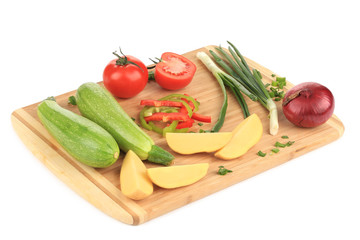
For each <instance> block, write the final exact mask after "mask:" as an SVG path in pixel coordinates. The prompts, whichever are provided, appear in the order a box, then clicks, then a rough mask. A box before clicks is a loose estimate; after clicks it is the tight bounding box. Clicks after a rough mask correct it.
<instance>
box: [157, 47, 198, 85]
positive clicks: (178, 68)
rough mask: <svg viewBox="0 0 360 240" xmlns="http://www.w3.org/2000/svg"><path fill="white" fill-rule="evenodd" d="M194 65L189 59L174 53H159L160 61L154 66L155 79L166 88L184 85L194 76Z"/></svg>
mask: <svg viewBox="0 0 360 240" xmlns="http://www.w3.org/2000/svg"><path fill="white" fill-rule="evenodd" d="M195 72H196V66H195V64H194V63H193V62H191V61H190V60H189V59H187V58H185V57H184V56H181V55H178V54H176V53H171V52H166V53H163V54H162V55H161V62H159V63H158V64H157V65H156V68H155V81H156V82H157V83H158V84H159V85H160V86H161V87H162V88H165V89H168V90H178V89H181V88H184V87H186V86H187V85H188V84H189V83H190V82H191V80H192V79H193V77H194V74H195Z"/></svg>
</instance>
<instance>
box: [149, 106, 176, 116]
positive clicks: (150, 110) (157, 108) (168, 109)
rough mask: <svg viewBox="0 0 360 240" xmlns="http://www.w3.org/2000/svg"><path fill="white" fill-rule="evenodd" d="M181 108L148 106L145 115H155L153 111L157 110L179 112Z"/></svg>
mask: <svg viewBox="0 0 360 240" xmlns="http://www.w3.org/2000/svg"><path fill="white" fill-rule="evenodd" d="M178 111H179V108H177V107H149V106H147V109H146V110H145V111H144V117H148V116H151V115H153V113H157V112H164V113H170V112H178Z"/></svg>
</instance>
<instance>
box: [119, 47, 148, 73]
mask: <svg viewBox="0 0 360 240" xmlns="http://www.w3.org/2000/svg"><path fill="white" fill-rule="evenodd" d="M119 50H120V53H121V54H122V55H123V57H122V56H120V55H119V54H118V53H117V52H116V51H114V52H113V54H114V55H115V56H116V57H118V59H116V65H118V66H125V65H127V64H132V65H135V66H137V67H138V68H140V69H141V71H144V69H142V68H141V67H140V66H139V65H138V64H136V63H134V62H132V61H129V60H128V58H127V57H126V55H125V54H123V52H122V51H121V48H120V47H119Z"/></svg>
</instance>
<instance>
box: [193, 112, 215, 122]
mask: <svg viewBox="0 0 360 240" xmlns="http://www.w3.org/2000/svg"><path fill="white" fill-rule="evenodd" d="M191 118H192V119H195V120H197V121H199V122H205V123H211V116H204V115H201V114H198V113H193V115H192V116H191Z"/></svg>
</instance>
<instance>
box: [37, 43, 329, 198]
mask: <svg viewBox="0 0 360 240" xmlns="http://www.w3.org/2000/svg"><path fill="white" fill-rule="evenodd" d="M228 43H229V47H228V49H227V50H226V49H224V48H222V47H221V46H219V47H216V48H215V49H216V51H217V53H216V52H215V51H212V50H210V51H209V53H210V55H208V54H206V53H205V52H198V53H197V55H196V56H197V58H198V59H200V60H201V62H202V63H203V64H204V65H205V66H206V67H207V69H208V70H209V71H210V72H211V73H212V74H213V76H214V77H215V78H216V80H217V82H218V84H219V87H220V89H221V94H222V95H221V96H222V105H221V108H220V111H219V114H218V117H217V120H216V122H215V124H214V125H213V126H212V128H211V130H207V131H204V130H201V131H200V132H198V133H189V132H190V131H191V128H192V127H193V126H194V124H195V123H197V124H198V125H203V124H207V123H212V117H211V116H208V115H202V114H199V108H200V102H199V101H198V100H197V99H196V98H194V97H192V96H189V95H188V94H179V93H171V94H169V95H167V96H165V97H162V98H160V99H142V100H140V106H142V107H143V108H142V110H141V111H140V112H139V120H140V124H139V125H138V124H137V123H136V122H135V119H132V118H130V116H129V115H128V114H127V113H126V112H125V111H124V110H123V109H122V107H121V106H120V104H119V102H118V101H117V99H116V98H115V97H118V98H131V97H134V96H136V95H137V94H139V93H140V92H141V91H143V90H144V89H145V87H146V85H147V83H148V80H149V79H150V78H154V80H155V81H156V83H157V84H158V85H159V86H160V87H162V88H163V89H166V90H170V91H172V90H179V89H182V88H184V87H186V86H188V85H189V84H190V83H191V81H192V79H193V77H194V75H195V72H196V65H195V64H194V63H193V62H191V61H190V60H189V59H187V58H185V57H184V56H181V55H178V54H175V53H171V52H165V53H163V54H162V56H161V59H158V60H159V62H155V65H154V66H153V67H150V68H147V67H146V66H145V65H144V63H142V62H141V61H140V60H139V59H137V58H135V57H133V56H130V55H124V54H123V53H122V52H121V50H120V53H121V55H119V54H118V53H117V52H113V54H114V55H115V56H116V57H117V58H116V59H113V60H112V61H111V62H110V63H108V64H107V66H106V67H105V69H104V72H103V84H104V87H102V86H100V85H99V84H96V83H84V84H82V85H81V86H80V87H79V88H78V89H77V92H76V96H71V97H69V99H68V101H69V104H72V105H77V108H78V110H79V111H80V113H81V116H80V115H78V114H75V113H74V112H72V111H69V110H66V109H64V108H62V107H60V106H59V105H58V104H57V103H56V102H55V101H54V99H52V100H49V99H47V100H44V101H43V102H42V103H41V104H39V106H38V108H37V113H38V116H39V119H40V121H41V122H42V124H43V125H44V126H45V128H46V129H47V130H48V132H49V133H50V134H51V135H52V136H53V137H54V138H55V139H56V140H57V141H58V142H59V144H60V145H61V146H62V147H63V148H64V149H65V150H66V151H67V152H68V153H69V154H70V155H71V156H73V157H74V159H76V160H78V161H80V162H82V163H83V164H86V165H88V166H91V167H96V168H104V167H109V166H111V165H112V164H113V163H115V162H116V161H117V160H118V157H119V156H120V150H121V151H123V152H124V153H126V156H125V157H124V159H123V162H122V165H121V170H120V186H121V191H122V192H123V194H124V195H125V196H128V197H129V198H131V199H134V200H141V199H144V198H146V197H148V196H150V195H151V194H152V193H153V190H154V188H153V184H156V185H157V186H159V187H162V188H176V187H182V186H187V185H190V184H193V183H195V182H197V181H199V180H200V179H201V178H203V177H204V176H205V175H206V174H207V171H208V169H209V164H208V163H197V164H188V165H181V166H168V165H170V164H171V163H172V161H173V159H174V156H173V155H172V154H171V153H170V152H168V151H166V150H164V149H163V148H161V147H159V146H157V145H156V144H155V142H154V140H153V139H152V138H151V137H150V136H149V135H148V134H147V133H146V131H144V129H145V130H149V131H154V132H156V133H158V134H160V135H161V136H163V137H165V139H166V143H167V145H168V147H169V148H170V149H171V150H172V151H174V152H176V153H178V154H184V155H185V154H198V153H211V154H212V155H213V156H214V157H216V158H218V159H222V160H232V159H237V158H239V157H241V156H243V155H244V154H246V153H247V152H248V151H249V150H250V149H251V148H252V147H253V146H254V145H256V144H257V143H258V142H259V141H260V139H261V137H262V136H263V125H262V121H261V119H260V118H259V117H258V115H257V114H256V113H250V110H251V109H249V107H248V105H247V102H246V100H245V98H249V99H250V100H251V101H255V102H259V104H261V105H262V106H263V107H264V108H265V109H267V110H268V111H269V119H270V124H269V126H270V129H269V132H270V134H271V135H276V134H277V133H278V129H279V123H278V112H277V106H276V104H275V102H279V101H281V100H283V103H282V110H283V111H282V112H283V113H284V115H285V117H286V118H287V119H288V120H289V121H290V122H292V123H293V124H295V125H297V126H299V127H316V126H319V125H321V124H323V123H325V122H326V121H327V120H328V119H329V118H330V117H331V116H332V114H333V111H334V97H333V95H332V93H331V92H330V90H329V89H328V88H326V87H325V86H323V85H321V84H318V83H314V82H306V83H302V84H299V85H297V86H295V87H293V88H292V89H290V90H289V91H287V92H286V93H285V89H284V87H285V86H286V79H285V78H284V77H276V76H275V75H272V76H271V77H273V81H272V82H271V83H267V84H264V82H263V80H262V74H261V73H260V72H259V71H258V70H257V69H255V68H252V69H250V67H249V65H248V64H247V62H246V60H245V58H244V57H243V56H242V55H241V53H240V52H239V50H238V49H237V48H236V47H235V46H234V45H233V44H232V43H230V42H228ZM227 90H229V91H230V92H232V93H233V94H234V96H235V98H236V101H237V103H238V104H239V105H240V107H241V109H242V112H243V117H244V120H242V121H241V122H240V123H239V124H237V126H236V127H235V128H234V129H233V130H232V131H231V132H220V130H221V128H222V127H223V125H224V122H225V119H226V111H227V108H228V92H227ZM164 92H165V91H164ZM243 95H245V98H244V96H243ZM142 128H143V129H142ZM281 138H282V139H288V138H289V137H288V136H286V135H283V136H282V137H281ZM275 141H276V140H274V142H275ZM283 141H285V140H279V141H276V142H275V144H274V146H271V149H270V148H269V149H266V151H265V150H263V151H258V152H257V155H258V156H259V157H265V156H267V154H268V153H269V155H273V154H276V153H278V152H279V151H280V149H282V148H285V150H286V148H287V147H290V146H292V145H293V144H294V142H295V141H288V140H286V141H287V142H283ZM143 160H148V161H149V162H151V163H156V164H161V165H165V166H166V167H164V166H162V167H156V168H146V166H145V165H144V163H143ZM231 172H232V170H228V169H226V168H225V167H224V166H220V167H219V169H218V171H217V174H219V175H226V174H227V173H231Z"/></svg>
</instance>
